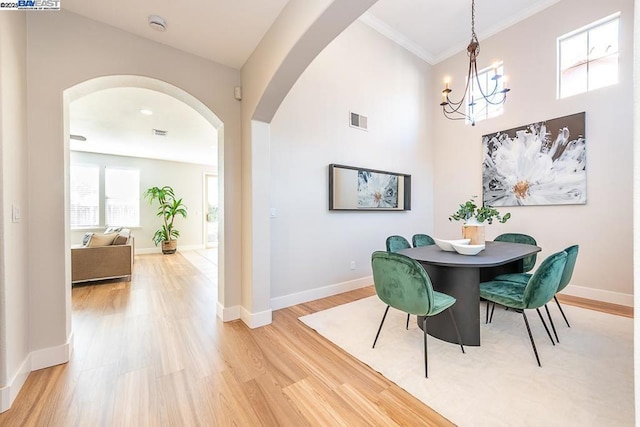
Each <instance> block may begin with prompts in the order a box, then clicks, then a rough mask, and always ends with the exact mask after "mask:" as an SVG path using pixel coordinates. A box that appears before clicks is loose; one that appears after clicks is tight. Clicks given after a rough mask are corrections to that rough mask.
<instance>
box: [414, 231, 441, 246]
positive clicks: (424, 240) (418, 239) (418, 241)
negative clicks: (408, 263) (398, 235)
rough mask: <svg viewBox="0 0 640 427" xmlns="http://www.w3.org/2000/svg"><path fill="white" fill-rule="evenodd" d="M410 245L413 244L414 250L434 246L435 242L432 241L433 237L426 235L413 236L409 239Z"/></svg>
mask: <svg viewBox="0 0 640 427" xmlns="http://www.w3.org/2000/svg"><path fill="white" fill-rule="evenodd" d="M411 243H413V247H414V248H418V247H420V246H431V245H435V244H436V242H435V240H433V237H431V236H429V235H428V234H414V235H413V237H412V238H411Z"/></svg>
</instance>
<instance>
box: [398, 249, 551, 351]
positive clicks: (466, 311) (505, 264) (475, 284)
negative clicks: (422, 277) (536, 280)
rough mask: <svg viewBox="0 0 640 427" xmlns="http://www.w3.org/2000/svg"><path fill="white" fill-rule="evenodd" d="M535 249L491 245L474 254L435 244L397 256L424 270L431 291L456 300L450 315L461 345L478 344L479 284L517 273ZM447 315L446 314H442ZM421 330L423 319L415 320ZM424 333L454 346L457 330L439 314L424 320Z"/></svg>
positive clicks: (538, 250)
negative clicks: (429, 282)
mask: <svg viewBox="0 0 640 427" xmlns="http://www.w3.org/2000/svg"><path fill="white" fill-rule="evenodd" d="M541 250H542V249H541V248H540V247H538V246H533V245H525V244H522V243H509V242H492V241H488V242H486V244H485V249H484V250H482V251H481V252H480V253H478V254H477V255H461V254H459V253H457V252H447V251H443V250H442V249H440V248H439V247H438V246H436V245H430V246H421V247H418V248H409V249H402V250H400V251H398V253H400V254H403V255H406V256H408V257H410V258H413V259H415V260H416V261H418V262H420V264H422V266H423V267H424V269H425V270H426V271H427V274H428V275H429V278H430V279H431V284H432V285H433V289H434V290H436V291H438V292H442V293H445V294H447V295H451V296H452V297H454V298H455V299H456V303H455V304H454V305H453V307H452V309H453V315H454V316H455V318H456V323H457V324H458V328H459V330H460V336H461V337H462V343H463V344H464V345H472V346H479V345H480V283H481V282H486V281H489V280H491V279H493V278H494V277H496V276H497V275H499V274H505V273H520V272H522V269H523V258H526V257H527V256H529V255H533V254H535V253H537V252H540V251H541ZM445 314H446V313H445ZM418 326H419V327H420V328H422V319H421V318H420V317H418ZM427 333H428V334H429V335H431V336H433V337H436V338H439V339H441V340H444V341H448V342H451V343H457V342H458V338H457V336H456V331H455V329H454V327H453V324H452V322H451V318H450V317H449V315H443V313H440V314H438V315H436V316H432V317H430V318H429V320H428V321H427Z"/></svg>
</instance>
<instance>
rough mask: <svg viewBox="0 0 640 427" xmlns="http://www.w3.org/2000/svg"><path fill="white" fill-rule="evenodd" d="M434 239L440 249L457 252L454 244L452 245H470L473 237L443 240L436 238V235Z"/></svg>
mask: <svg viewBox="0 0 640 427" xmlns="http://www.w3.org/2000/svg"><path fill="white" fill-rule="evenodd" d="M433 240H434V241H435V242H436V245H438V247H439V248H440V249H442V250H443V251H447V252H455V249H453V246H451V245H452V244H453V243H455V244H457V245H468V244H469V242H470V241H471V239H457V240H443V239H436V238H435V237H434V238H433Z"/></svg>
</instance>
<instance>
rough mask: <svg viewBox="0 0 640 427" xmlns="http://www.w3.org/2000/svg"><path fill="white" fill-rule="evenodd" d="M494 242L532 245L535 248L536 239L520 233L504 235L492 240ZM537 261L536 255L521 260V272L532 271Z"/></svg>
mask: <svg viewBox="0 0 640 427" xmlns="http://www.w3.org/2000/svg"><path fill="white" fill-rule="evenodd" d="M493 240H494V241H495V242H510V243H524V244H526V245H534V246H537V245H538V244H537V243H536V239H534V238H533V237H531V236H529V235H527V234H521V233H504V234H501V235H499V236H498V237H496V238H495V239H493ZM537 259H538V255H537V254H533V255H529V256H528V257H526V258H523V259H522V267H523V269H522V271H523V272H524V273H526V272H527V271H531V270H533V267H535V265H536V260H537Z"/></svg>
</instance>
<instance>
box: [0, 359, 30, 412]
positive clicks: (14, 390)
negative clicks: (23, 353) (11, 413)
mask: <svg viewBox="0 0 640 427" xmlns="http://www.w3.org/2000/svg"><path fill="white" fill-rule="evenodd" d="M30 367H31V354H29V355H27V357H26V358H25V359H24V361H23V362H22V365H20V369H18V372H17V373H16V375H15V376H14V377H13V380H11V381H10V382H9V384H8V385H7V386H5V387H2V388H0V412H4V411H6V410H8V409H9V408H11V405H13V402H14V401H15V400H16V397H17V396H18V393H20V390H22V386H23V385H24V383H25V382H26V381H27V378H28V377H29V374H30V373H31V370H30V369H29V368H30Z"/></svg>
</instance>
